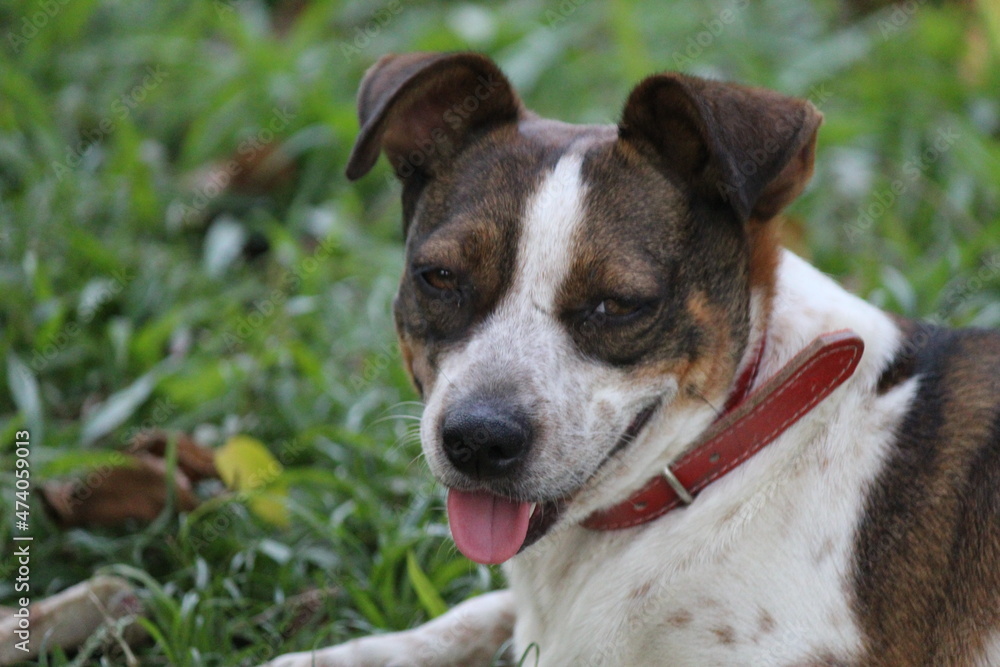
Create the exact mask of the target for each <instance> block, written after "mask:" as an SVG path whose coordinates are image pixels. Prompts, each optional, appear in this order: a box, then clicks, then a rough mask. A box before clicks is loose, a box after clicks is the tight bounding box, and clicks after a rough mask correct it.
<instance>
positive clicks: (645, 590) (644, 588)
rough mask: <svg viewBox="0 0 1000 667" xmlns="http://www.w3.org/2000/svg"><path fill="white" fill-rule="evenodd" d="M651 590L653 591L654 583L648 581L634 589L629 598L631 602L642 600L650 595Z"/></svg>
mask: <svg viewBox="0 0 1000 667" xmlns="http://www.w3.org/2000/svg"><path fill="white" fill-rule="evenodd" d="M651 590H653V582H652V581H647V582H646V583H644V584H643V585H641V586H638V587H636V588H635V589H633V590H632V592H631V593H630V594H629V598H630V599H631V600H642V599H644V598H645V597H646V596H648V595H649V592H650V591H651Z"/></svg>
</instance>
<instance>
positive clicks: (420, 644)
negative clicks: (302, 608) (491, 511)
mask: <svg viewBox="0 0 1000 667" xmlns="http://www.w3.org/2000/svg"><path fill="white" fill-rule="evenodd" d="M513 632H514V596H513V594H512V593H511V592H510V591H495V592H493V593H486V594H485V595H480V596H478V597H474V598H472V599H471V600H466V601H465V602H463V603H462V604H460V605H458V606H457V607H455V608H454V609H452V610H451V611H449V612H448V613H446V614H444V615H443V616H439V617H438V618H435V619H434V620H433V621H430V622H428V623H425V624H423V625H421V626H419V627H416V628H413V629H412V630H405V631H403V632H393V633H391V634H387V635H373V636H371V637H362V638H360V639H355V640H352V641H349V642H346V643H344V644H340V645H338V646H333V647H330V648H326V649H320V650H317V651H304V652H302V653H289V654H287V655H283V656H279V657H277V658H275V659H274V660H272V661H271V662H269V663H267V665H268V667H312V666H315V667H348V666H349V665H350V666H352V667H423V666H424V665H434V666H436V667H474V666H476V665H482V666H483V667H488V665H489V664H490V660H491V659H492V658H493V655H494V654H495V653H496V652H497V649H499V648H500V646H501V645H502V644H503V643H504V642H505V641H507V640H508V639H510V637H511V635H512V634H513Z"/></svg>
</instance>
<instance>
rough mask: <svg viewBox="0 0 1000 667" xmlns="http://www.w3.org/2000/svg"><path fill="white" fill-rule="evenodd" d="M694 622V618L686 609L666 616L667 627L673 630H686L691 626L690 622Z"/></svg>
mask: <svg viewBox="0 0 1000 667" xmlns="http://www.w3.org/2000/svg"><path fill="white" fill-rule="evenodd" d="M693 620H694V616H693V615H692V614H691V612H690V611H688V610H687V609H678V610H677V611H675V612H674V613H672V614H670V615H669V616H667V625H669V626H671V627H674V628H686V627H687V626H689V625H691V621H693Z"/></svg>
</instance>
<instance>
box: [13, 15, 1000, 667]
mask: <svg viewBox="0 0 1000 667" xmlns="http://www.w3.org/2000/svg"><path fill="white" fill-rule="evenodd" d="M291 4H294V3H288V4H285V3H273V4H272V5H268V4H263V3H260V2H255V1H254V0H240V1H238V2H237V1H233V2H224V1H223V0H215V2H212V3H209V2H205V3H187V2H173V1H170V2H164V1H161V2H107V1H104V2H101V1H97V0H73V1H72V2H67V3H65V4H61V3H59V2H55V3H52V4H51V6H49V5H47V4H46V3H43V2H40V1H39V0H27V1H21V0H14V1H13V2H8V3H5V4H4V6H3V7H2V8H0V28H2V30H0V38H2V39H0V304H2V305H0V355H2V356H3V357H4V359H5V368H4V369H3V372H2V373H0V375H2V376H3V377H4V378H5V380H4V381H5V383H6V384H5V386H4V390H3V391H0V471H3V472H0V482H2V488H0V516H4V517H10V516H12V512H13V500H14V496H13V493H14V487H13V484H14V477H13V474H12V472H11V471H12V470H13V460H14V452H13V443H14V440H15V438H14V433H15V432H16V431H17V430H19V429H23V428H27V429H29V430H30V432H31V434H32V443H33V444H32V455H31V473H32V480H33V483H34V484H35V488H37V487H38V485H40V484H41V483H42V482H44V481H45V480H48V479H54V478H58V477H60V476H62V475H66V474H70V473H73V472H75V471H81V470H86V469H87V468H88V466H99V465H101V464H102V463H105V462H107V461H108V453H109V452H110V451H113V450H115V449H117V448H120V447H122V446H123V445H124V444H125V443H127V442H128V441H129V440H130V439H131V437H132V436H133V435H134V434H135V433H136V432H138V431H139V430H140V429H143V428H150V427H156V428H164V429H169V430H172V431H184V432H188V433H195V434H196V435H197V436H198V437H200V438H201V439H203V440H204V441H205V442H208V443H209V444H212V445H218V444H221V442H223V441H224V440H225V439H226V437H227V436H229V435H232V434H237V433H242V434H247V435H250V436H253V437H254V438H257V439H259V440H261V441H262V442H264V443H266V444H267V445H268V447H269V448H270V449H271V451H272V452H273V453H274V454H275V455H276V456H277V457H278V458H279V459H281V460H282V462H283V463H284V464H285V466H286V472H285V473H284V474H283V476H282V482H283V483H284V484H286V485H287V487H288V488H289V489H290V496H289V508H290V509H289V511H290V518H291V521H290V526H289V527H288V528H287V529H281V528H276V527H274V526H272V525H269V524H268V523H266V522H264V521H261V520H260V519H258V518H256V517H255V516H254V515H253V514H251V513H250V512H249V511H248V509H247V506H246V504H245V503H243V502H241V499H239V498H234V499H232V500H229V501H226V500H223V501H219V500H213V501H210V502H209V503H208V504H206V505H205V506H203V507H202V508H201V509H199V510H198V511H196V512H194V513H192V514H190V515H183V516H180V517H176V516H174V515H164V516H163V517H161V519H160V520H158V521H156V522H154V523H153V524H151V525H149V526H131V527H129V528H127V529H124V528H123V529H101V530H96V529H95V530H83V529H73V530H68V531H60V530H59V529H57V528H56V527H55V526H54V525H53V524H52V523H51V522H49V521H48V520H47V519H46V518H45V516H44V515H43V512H42V510H41V507H40V506H39V505H38V503H37V502H35V503H34V504H33V509H32V533H33V534H34V535H35V543H34V545H35V546H34V548H35V551H34V555H33V561H32V580H31V583H32V594H33V595H34V596H37V597H40V596H42V595H44V594H48V593H52V592H56V591H59V590H61V589H63V588H65V587H67V586H69V585H71V584H73V583H76V582H78V581H81V580H83V579H86V578H88V577H90V576H91V575H92V574H93V573H94V572H96V571H115V572H118V573H120V574H124V575H125V576H128V577H130V578H131V579H133V580H134V581H135V582H136V583H137V585H139V586H140V587H142V589H143V591H144V597H145V600H146V605H147V608H148V619H149V621H148V623H147V627H148V629H149V630H150V632H151V634H153V635H154V636H155V637H156V641H155V642H149V643H147V644H145V645H143V646H141V647H138V648H137V649H136V650H137V651H138V653H139V655H140V660H141V661H142V664H148V665H166V664H172V665H236V664H246V665H250V664H256V663H258V662H261V661H262V660H263V659H265V658H266V657H268V655H270V654H271V653H272V652H275V653H276V652H285V651H290V650H302V649H306V648H309V647H312V646H321V645H325V644H330V643H334V642H339V641H343V640H345V639H348V638H350V637H354V636H358V635H363V634H367V633H370V632H373V631H378V630H391V629H401V628H406V627H410V626H412V625H415V624H417V623H420V622H422V621H424V620H426V619H427V618H428V616H429V614H432V613H434V612H435V611H436V610H438V609H439V608H440V601H439V600H438V599H437V598H438V597H440V598H441V599H443V600H444V602H445V603H448V604H453V603H455V602H457V601H459V600H461V599H463V598H466V597H468V596H470V595H473V594H476V593H479V592H482V591H485V590H488V589H490V588H493V587H496V586H498V585H500V584H501V578H500V576H499V573H498V572H496V571H494V570H491V569H489V568H485V567H480V566H476V565H474V564H471V563H470V562H469V561H467V560H465V559H464V558H462V557H461V556H460V555H458V554H457V552H456V551H455V549H454V546H453V545H452V544H451V542H450V539H449V538H448V532H447V526H446V522H445V517H444V512H443V497H442V495H441V494H440V492H439V490H438V489H437V488H436V486H435V485H434V483H433V482H432V480H431V479H430V476H429V474H428V473H427V471H426V469H425V466H424V465H423V464H422V462H421V461H420V460H419V443H418V442H416V440H415V438H414V437H413V426H414V424H415V422H414V421H413V420H412V419H406V418H403V417H399V418H397V417H398V416H400V415H410V416H413V415H417V414H419V406H417V405H415V404H414V403H412V401H413V400H414V399H415V394H414V392H413V391H412V389H411V388H410V387H409V385H408V383H407V380H406V378H405V375H404V373H403V372H402V370H401V364H400V360H399V358H398V353H397V350H396V348H395V343H394V334H393V330H392V320H391V316H390V303H391V299H392V295H393V292H394V289H395V283H396V280H397V277H398V274H399V270H400V267H401V261H402V247H401V239H400V231H399V227H400V225H399V216H400V212H399V204H398V201H397V200H398V192H399V190H398V187H397V186H396V185H395V184H393V183H392V182H391V179H390V178H388V174H389V171H388V169H387V167H386V165H385V164H384V163H382V164H380V165H379V166H378V167H377V168H376V170H375V172H374V173H373V174H371V175H369V176H368V177H367V178H366V179H364V180H363V181H361V182H359V183H357V184H349V183H347V182H346V181H345V179H344V178H343V176H342V172H343V168H344V165H345V163H346V158H347V155H348V152H349V150H350V147H351V143H352V141H353V138H354V134H355V132H356V129H357V121H356V119H355V116H354V103H353V97H354V92H355V90H356V87H357V84H358V81H359V80H360V77H361V75H362V73H363V72H364V69H365V68H366V67H367V66H368V65H369V64H371V63H372V62H373V61H374V60H375V59H376V58H377V57H378V56H379V55H380V54H382V53H385V52H388V51H404V50H433V49H459V48H466V47H469V48H475V49H480V50H484V51H486V52H488V53H490V54H491V55H492V56H493V57H495V58H496V59H497V60H498V61H499V62H500V64H501V65H502V66H503V67H504V68H505V69H506V70H507V71H508V72H509V73H510V75H511V77H512V79H513V80H514V81H515V83H516V85H517V86H518V87H519V89H520V90H521V92H522V93H523V95H524V97H525V99H526V101H527V103H528V105H529V106H530V107H532V108H534V109H536V110H537V111H539V112H540V113H542V114H545V115H552V116H557V117H560V118H563V119H565V120H569V121H576V122H612V121H614V120H615V119H616V118H617V115H618V113H619V111H620V107H621V104H622V102H623V100H624V98H625V96H626V94H627V92H628V90H629V89H630V87H631V86H633V85H634V84H635V83H636V82H637V81H638V80H639V79H640V78H642V77H643V76H644V75H646V74H649V73H652V72H654V71H657V70H662V69H675V68H677V67H680V68H682V69H684V70H686V71H689V72H692V73H695V74H703V75H710V76H717V77H725V78H730V79H736V80H741V81H745V82H751V83H755V84H759V85H764V86H770V87H774V88H777V89H779V90H782V91H784V92H786V93H789V94H794V95H799V96H803V97H811V98H812V99H813V100H814V101H815V102H816V103H817V104H818V106H820V108H821V109H822V111H823V112H824V114H825V116H826V122H825V125H824V127H823V129H822V130H821V134H820V146H819V155H818V166H817V171H816V175H815V178H814V179H813V185H812V186H811V187H810V189H809V190H808V191H807V192H806V194H805V195H804V196H803V197H802V198H801V199H800V200H799V201H798V202H796V203H795V204H794V205H793V207H792V208H791V210H790V211H789V214H790V220H789V225H788V231H789V241H790V243H791V244H792V245H793V246H794V247H795V248H797V249H799V250H800V251H803V252H807V251H806V249H808V252H809V254H810V257H811V259H812V260H813V261H814V262H815V263H816V264H817V265H818V266H820V267H821V268H822V269H823V270H825V271H827V272H830V273H832V274H834V275H835V276H837V278H838V279H840V280H842V281H844V282H845V283H846V284H848V285H849V286H851V287H852V289H854V290H855V291H856V292H858V293H859V294H861V295H862V296H865V297H866V298H869V299H871V300H872V301H874V302H875V303H878V304H880V305H882V306H884V307H886V308H887V309H889V310H893V311H896V312H900V313H903V314H906V315H912V316H921V317H930V318H934V319H939V320H941V321H944V322H948V323H952V324H961V325H965V324H978V325H982V326H997V325H998V324H1000V140H998V136H1000V97H998V93H997V91H998V90H1000V62H998V61H1000V57H998V54H1000V13H998V12H997V11H996V10H995V9H991V10H990V11H991V12H993V13H992V14H991V15H988V16H987V9H986V7H987V6H992V4H993V3H990V2H987V1H986V0H983V1H982V2H981V3H980V6H979V7H971V8H969V7H964V8H963V7H957V6H953V5H952V4H950V3H949V4H946V5H944V6H941V5H938V4H935V3H919V4H918V5H917V6H918V9H917V10H916V11H915V12H914V13H913V14H909V15H908V14H900V13H899V12H898V11H897V12H896V13H895V14H894V13H893V10H892V9H891V8H890V9H884V10H880V11H878V12H876V13H874V14H860V13H854V14H852V13H850V12H848V11H847V10H846V9H844V6H843V3H840V2H833V1H832V0H830V1H826V0H822V1H821V0H815V1H814V2H808V3H803V2H799V1H797V0H795V1H793V0H767V1H765V2H761V3H750V6H749V7H743V5H745V4H746V3H744V2H738V1H736V0H733V1H732V2H728V3H727V2H723V1H720V2H715V3H702V2H694V1H691V2H676V3H661V2H654V1H652V0H650V1H648V2H625V1H619V2H612V3H601V2H590V1H587V0H576V1H574V2H565V3H562V4H559V3H549V4H548V5H544V4H541V3H532V2H526V1H516V0H515V1H508V2H501V3H495V4H492V5H487V4H485V3H483V4H452V3H444V2H440V3H431V2H414V3H409V2H400V3H395V2H389V1H386V2H384V3H379V2H375V3H367V4H366V3H361V2H346V3H342V2H336V1H330V0H326V1H324V0H319V1H315V2H310V3H304V6H303V8H302V9H301V11H300V12H298V13H295V12H293V11H291V7H290V5H291ZM46 7H48V8H49V11H50V13H51V14H52V15H51V16H50V15H49V14H46V13H45V12H46V9H45V8H46ZM52 8H55V9H54V10H53V9H52ZM727 9H732V12H733V13H732V16H731V18H732V20H726V21H724V18H725V17H730V15H729V14H723V11H724V10H727ZM397 10H398V11H397ZM372 17H375V22H374V23H372V20H373V18H372ZM26 20H27V21H28V23H25V21H26ZM32 20H34V21H35V22H36V24H41V25H40V27H38V28H37V30H35V31H34V32H32V30H30V29H29V28H28V26H29V25H30V22H31V21H32ZM379 20H381V21H382V23H384V25H380V24H379V22H378V21H379ZM897 24H898V25H897ZM983 26H992V30H993V31H992V32H991V31H990V27H983ZM365 27H368V28H369V32H370V33H372V34H373V36H370V37H361V36H362V35H364V32H363V31H364V28H365ZM359 31H360V32H359ZM713 32H714V33H718V34H713ZM29 33H31V34H30V36H27V35H28V34H29ZM11 35H14V36H15V38H13V39H12V37H11ZM19 38H23V39H19ZM269 126H270V127H269ZM941 133H945V135H946V136H947V137H948V141H947V146H946V148H945V149H944V150H942V151H939V152H937V153H935V154H934V155H933V159H929V158H927V155H926V154H924V151H926V150H928V148H930V147H932V146H933V145H934V142H935V141H936V140H937V138H938V137H939V135H940V134H941ZM269 134H273V138H274V139H275V140H276V141H278V142H280V143H281V144H282V146H283V150H284V152H285V154H286V155H287V156H288V157H289V159H290V160H291V161H292V163H293V164H294V174H292V175H291V176H290V177H285V178H283V177H281V175H280V174H279V175H278V176H276V177H274V178H272V179H270V180H269V181H265V180H262V178H261V177H258V179H257V181H256V185H255V186H253V187H246V188H242V189H229V190H226V191H225V192H223V193H221V194H219V195H218V196H211V195H213V194H215V193H216V190H217V189H218V188H217V186H218V185H219V183H221V182H222V181H219V180H215V181H212V180H210V179H208V177H207V176H206V174H207V172H206V167H207V166H208V165H210V164H213V163H217V162H219V161H225V160H227V159H228V158H229V157H230V156H232V155H234V154H240V153H244V154H246V155H249V156H251V157H261V156H262V154H263V153H262V151H261V150H260V147H261V145H263V144H264V143H266V141H267V140H268V139H270V138H271V136H269ZM922 154H924V156H925V158H924V159H923V160H922V159H921V155H922ZM249 175H250V172H249V170H247V169H243V168H240V169H238V170H237V173H236V175H235V176H234V178H235V179H236V180H241V179H246V178H247V177H249ZM897 180H898V181H899V182H900V183H899V185H898V186H897V190H899V192H900V193H899V194H898V195H892V192H893V183H894V181H897ZM251 185H253V184H251ZM900 188H901V190H900ZM890 195H892V196H890ZM265 247H266V248H267V250H266V252H261V250H262V249H263V248H265ZM241 248H243V252H241V251H240V250H241ZM12 533H13V524H12V522H11V521H10V520H4V521H3V522H2V523H0V545H2V546H0V550H2V553H3V554H4V557H3V561H2V562H0V572H2V573H3V574H4V575H5V576H0V604H11V602H12V600H14V599H15V598H16V596H15V595H14V591H13V588H12V583H11V582H10V579H9V576H7V574H8V573H9V572H10V570H9V567H10V565H11V563H12V561H11V558H10V553H11V551H12V544H13V542H12V540H11V536H12ZM428 582H429V585H428ZM311 588H331V589H332V591H333V592H332V594H331V595H330V596H329V597H328V599H327V601H326V602H325V603H324V605H325V608H324V611H325V615H326V616H327V617H328V620H327V621H324V622H316V621H313V622H307V623H305V624H304V625H301V627H298V626H296V627H297V630H296V631H295V632H292V633H291V634H290V636H287V637H286V636H285V635H286V634H288V628H289V627H291V623H292V620H293V619H292V616H293V612H292V610H290V609H288V608H287V607H286V606H284V603H285V601H286V600H287V599H288V598H290V597H292V596H294V595H296V594H297V593H301V592H303V591H305V590H308V589H311ZM274 608H277V609H278V613H276V614H273V615H271V616H269V617H268V618H267V619H264V620H261V619H259V618H258V615H259V614H261V613H263V612H265V611H267V610H269V609H274ZM255 619H256V620H255ZM226 636H232V637H233V638H234V640H233V642H234V646H235V648H232V647H230V646H220V645H219V641H218V638H219V637H226ZM99 655H100V652H99V651H96V652H95V653H94V656H93V657H92V658H91V659H92V660H93V661H97V660H98V657H97V656H99ZM70 659H71V658H70ZM70 659H67V658H66V657H65V656H60V655H58V654H55V655H53V656H51V657H50V659H49V661H48V662H47V664H53V665H62V664H69V663H70ZM101 660H102V661H105V662H107V663H108V664H116V663H117V662H119V661H120V658H118V657H113V656H112V657H105V658H101ZM530 663H531V660H530V659H529V660H528V664H530ZM95 664H96V663H95Z"/></svg>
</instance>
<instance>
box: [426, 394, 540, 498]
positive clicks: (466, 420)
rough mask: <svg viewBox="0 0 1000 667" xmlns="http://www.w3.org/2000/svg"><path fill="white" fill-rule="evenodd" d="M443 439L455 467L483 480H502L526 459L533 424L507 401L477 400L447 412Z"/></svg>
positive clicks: (446, 452) (466, 402)
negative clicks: (500, 477)
mask: <svg viewBox="0 0 1000 667" xmlns="http://www.w3.org/2000/svg"><path fill="white" fill-rule="evenodd" d="M441 437H442V440H443V442H444V452H445V454H446V455H447V456H448V460H449V461H451V463H452V465H453V466H455V468H457V469H458V470H460V471H462V472H464V473H465V474H467V475H469V476H471V477H476V478H480V479H482V478H487V477H499V476H502V475H509V474H511V472H513V470H514V468H515V467H516V466H517V464H518V463H519V462H520V461H521V460H522V459H523V458H524V455H525V454H526V453H527V451H528V443H529V441H530V440H531V424H530V422H529V420H528V417H527V415H525V414H524V412H523V411H522V410H520V409H519V408H517V407H515V406H513V405H510V404H509V403H507V402H506V401H503V400H499V399H474V400H470V401H465V402H463V403H460V404H459V405H457V406H455V407H453V408H452V409H450V410H449V411H448V412H447V414H446V415H445V418H444V424H443V429H442V433H441Z"/></svg>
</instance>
